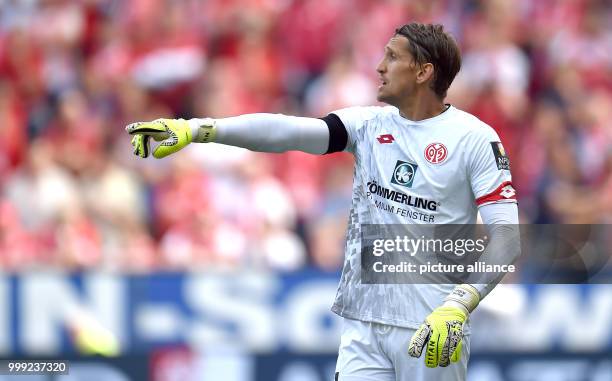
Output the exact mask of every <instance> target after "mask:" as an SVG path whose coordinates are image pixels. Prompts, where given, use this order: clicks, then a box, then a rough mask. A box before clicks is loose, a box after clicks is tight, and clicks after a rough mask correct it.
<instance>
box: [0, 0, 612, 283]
mask: <svg viewBox="0 0 612 381" xmlns="http://www.w3.org/2000/svg"><path fill="white" fill-rule="evenodd" d="M410 21H420V22H434V23H442V24H444V25H445V27H446V29H447V30H449V31H450V32H451V33H452V34H453V35H454V36H455V38H456V39H457V41H458V42H459V44H460V47H461V49H462V54H463V66H462V70H461V72H460V74H459V75H458V77H457V79H456V80H455V82H454V84H453V86H452V88H451V90H450V92H449V98H448V101H449V102H450V103H453V104H454V105H456V106H457V107H459V108H461V109H464V110H466V111H468V112H471V113H474V114H475V115H477V116H478V117H479V118H481V119H482V120H484V121H485V122H487V123H489V124H490V125H491V126H492V127H493V128H494V129H496V130H497V132H498V134H499V135H500V136H501V139H502V141H503V142H504V146H505V147H506V150H507V151H508V153H509V156H510V160H511V165H512V171H513V177H514V183H515V187H516V188H517V190H518V196H519V206H520V211H521V219H522V221H523V222H531V223H584V224H587V223H610V222H612V144H611V143H612V6H611V5H610V2H609V1H606V0H601V1H599V0H538V1H530V0H517V1H505V0H489V1H484V0H483V1H476V0H472V1H469V0H463V1H458V0H448V1H445V0H430V1H407V0H404V1H402V0H396V1H392V0H388V1H380V0H354V1H345V0H323V1H321V0H206V1H195V0H166V1H162V0H159V1H158V0H132V1H120V0H71V1H70V0H0V269H4V270H8V271H13V270H21V269H32V268H62V269H68V270H77V269H88V268H93V267H95V268H104V269H108V270H110V271H113V270H122V271H128V272H136V273H138V272H146V271H153V270H191V269H193V270H199V269H203V268H208V267H222V268H226V267H227V268H233V267H236V266H253V267H255V268H273V269H282V270H293V269H298V268H303V267H305V266H316V267H318V268H322V269H327V270H330V271H335V270H337V269H338V268H339V266H340V265H341V263H342V257H343V253H342V245H343V239H344V234H345V231H346V222H347V216H348V210H349V206H350V199H351V181H352V175H353V173H352V165H353V161H352V157H351V156H349V155H348V154H334V155H328V156H324V157H317V156H312V155H307V154H303V153H299V152H290V153H285V154H280V155H273V154H255V153H252V152H250V151H246V150H243V149H238V148H233V147H225V146H221V145H215V144H209V145H206V146H204V145H192V146H190V147H188V148H187V149H186V150H185V151H182V152H181V153H180V154H177V155H174V156H173V157H172V158H170V159H166V160H154V159H149V160H142V159H139V158H137V157H135V156H133V155H132V149H131V146H130V138H129V136H128V135H127V134H126V133H125V132H124V130H123V128H124V126H125V125H126V124H128V123H130V122H134V121H142V120H152V119H155V118H158V117H183V118H190V117H206V116H208V117H224V116H231V115H237V114H244V113H253V112H276V113H284V114H290V115H303V116H316V117H319V116H324V115H326V114H327V113H328V112H329V111H332V110H334V109H338V108H341V107H345V106H350V105H368V104H375V103H376V101H375V93H376V80H377V79H376V72H375V67H376V64H377V62H378V60H379V59H380V58H381V56H382V51H383V49H382V48H383V46H384V45H385V43H386V42H387V40H388V39H389V37H391V35H392V33H393V31H394V28H395V27H397V26H399V25H402V24H404V23H407V22H410Z"/></svg>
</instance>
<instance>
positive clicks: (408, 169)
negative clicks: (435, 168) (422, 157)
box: [391, 160, 417, 188]
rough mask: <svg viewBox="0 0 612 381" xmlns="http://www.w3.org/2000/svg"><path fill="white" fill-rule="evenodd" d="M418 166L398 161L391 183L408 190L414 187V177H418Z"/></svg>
mask: <svg viewBox="0 0 612 381" xmlns="http://www.w3.org/2000/svg"><path fill="white" fill-rule="evenodd" d="M416 171H417V165H416V164H413V163H408V162H406V161H401V160H398V161H397V163H396V164H395V169H394V170H393V176H392V177H391V183H392V184H397V185H401V186H403V187H406V188H411V187H412V182H413V181H414V176H416Z"/></svg>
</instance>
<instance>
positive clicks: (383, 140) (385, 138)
mask: <svg viewBox="0 0 612 381" xmlns="http://www.w3.org/2000/svg"><path fill="white" fill-rule="evenodd" d="M376 140H378V142H379V143H380V144H390V143H393V142H394V141H395V138H394V137H393V135H391V134H384V135H380V136H379V137H377V138H376Z"/></svg>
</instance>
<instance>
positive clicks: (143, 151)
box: [132, 134, 150, 159]
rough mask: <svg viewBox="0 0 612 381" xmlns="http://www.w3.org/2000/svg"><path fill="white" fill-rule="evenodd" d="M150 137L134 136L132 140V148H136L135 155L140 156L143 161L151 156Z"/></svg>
mask: <svg viewBox="0 0 612 381" xmlns="http://www.w3.org/2000/svg"><path fill="white" fill-rule="evenodd" d="M149 140H150V136H148V135H140V134H138V135H134V137H133V138H132V146H133V147H134V151H133V152H134V155H136V156H140V157H141V158H143V159H146V158H147V157H148V156H149V152H150V148H149V147H150V143H149Z"/></svg>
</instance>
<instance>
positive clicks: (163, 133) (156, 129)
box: [125, 119, 169, 141]
mask: <svg viewBox="0 0 612 381" xmlns="http://www.w3.org/2000/svg"><path fill="white" fill-rule="evenodd" d="M125 130H126V131H127V132H128V134H130V135H135V134H142V135H151V136H153V138H154V139H155V140H157V141H161V140H164V139H167V138H168V136H169V134H168V127H167V126H166V124H165V123H164V122H163V121H162V120H161V119H156V120H154V121H152V122H136V123H132V124H128V125H127V126H126V127H125Z"/></svg>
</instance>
